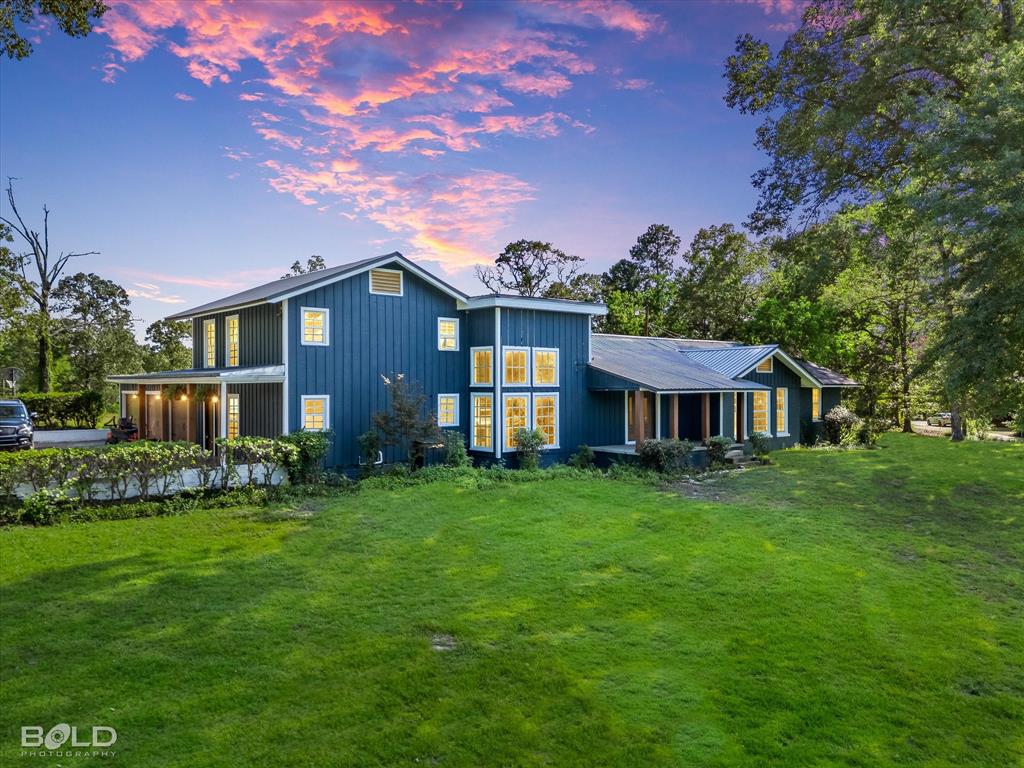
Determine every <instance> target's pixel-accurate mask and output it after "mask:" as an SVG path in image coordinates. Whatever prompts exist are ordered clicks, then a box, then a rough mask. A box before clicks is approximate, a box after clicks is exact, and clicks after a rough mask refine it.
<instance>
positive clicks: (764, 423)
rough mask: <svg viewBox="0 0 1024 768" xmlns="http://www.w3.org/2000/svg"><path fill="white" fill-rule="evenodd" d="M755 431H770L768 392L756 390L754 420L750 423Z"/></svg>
mask: <svg viewBox="0 0 1024 768" xmlns="http://www.w3.org/2000/svg"><path fill="white" fill-rule="evenodd" d="M750 426H751V427H752V428H753V429H752V431H753V432H766V433H767V432H769V431H770V430H769V429H768V393H767V392H764V391H761V392H754V420H753V423H752V424H751V425H750Z"/></svg>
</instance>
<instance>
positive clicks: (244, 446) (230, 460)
mask: <svg viewBox="0 0 1024 768" xmlns="http://www.w3.org/2000/svg"><path fill="white" fill-rule="evenodd" d="M217 444H218V445H219V446H220V448H221V452H222V454H223V456H224V458H225V461H226V466H227V472H226V478H227V479H228V481H229V482H230V477H232V476H233V477H235V478H237V479H238V480H239V481H241V480H242V477H241V475H240V474H239V470H238V468H239V467H240V466H244V467H245V473H246V475H245V485H255V484H256V474H257V470H258V469H260V468H261V467H262V470H263V483H262V484H263V485H272V484H273V480H274V473H276V472H277V471H278V470H279V469H280V468H281V467H288V466H291V465H294V464H295V463H296V462H297V461H298V460H299V448H298V446H297V445H295V444H294V443H292V442H290V441H286V440H272V439H271V438H269V437H236V438H234V439H231V440H225V439H223V438H222V439H220V440H218V441H217Z"/></svg>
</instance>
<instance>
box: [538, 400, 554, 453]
mask: <svg viewBox="0 0 1024 768" xmlns="http://www.w3.org/2000/svg"><path fill="white" fill-rule="evenodd" d="M533 426H534V429H538V430H540V431H541V432H543V433H544V444H543V445H541V448H542V449H549V448H558V393H557V392H536V393H534V395H533Z"/></svg>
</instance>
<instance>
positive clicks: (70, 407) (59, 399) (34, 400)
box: [19, 391, 103, 429]
mask: <svg viewBox="0 0 1024 768" xmlns="http://www.w3.org/2000/svg"><path fill="white" fill-rule="evenodd" d="M19 399H20V400H21V401H22V402H23V403H24V404H25V407H26V408H28V410H29V413H35V414H36V417H35V419H33V421H34V422H35V425H36V426H37V427H40V428H42V429H69V428H71V427H79V428H82V429H91V428H93V427H95V426H96V422H97V420H98V419H99V417H100V414H102V413H103V395H101V394H100V393H99V392H91V391H86V392H29V393H27V394H22V395H19Z"/></svg>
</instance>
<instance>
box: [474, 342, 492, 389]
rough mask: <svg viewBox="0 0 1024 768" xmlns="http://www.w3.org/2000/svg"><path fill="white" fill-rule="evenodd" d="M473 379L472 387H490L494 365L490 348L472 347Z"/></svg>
mask: <svg viewBox="0 0 1024 768" xmlns="http://www.w3.org/2000/svg"><path fill="white" fill-rule="evenodd" d="M471 351H472V353H473V379H472V384H473V385H474V386H490V384H491V375H492V374H491V372H492V371H493V370H494V364H493V361H492V359H491V357H492V355H493V350H492V349H491V347H473V349H472V350H471Z"/></svg>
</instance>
